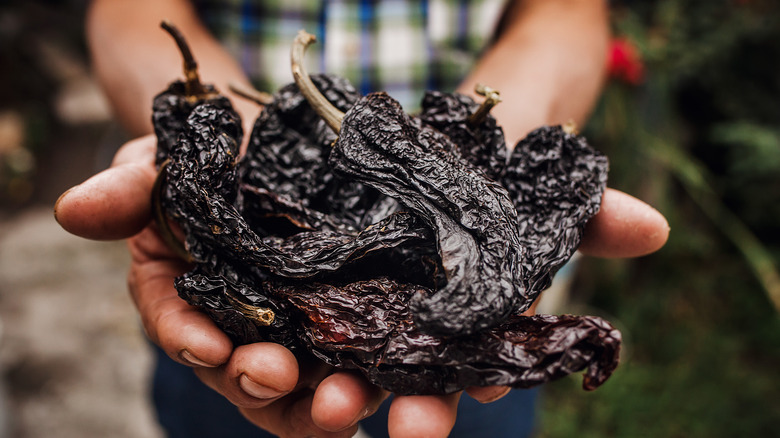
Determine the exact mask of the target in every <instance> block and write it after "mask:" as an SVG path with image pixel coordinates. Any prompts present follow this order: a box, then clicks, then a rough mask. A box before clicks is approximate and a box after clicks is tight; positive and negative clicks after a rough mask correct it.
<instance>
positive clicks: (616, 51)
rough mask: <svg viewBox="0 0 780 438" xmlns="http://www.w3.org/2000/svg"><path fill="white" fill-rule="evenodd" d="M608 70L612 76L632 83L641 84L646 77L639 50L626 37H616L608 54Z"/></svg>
mask: <svg viewBox="0 0 780 438" xmlns="http://www.w3.org/2000/svg"><path fill="white" fill-rule="evenodd" d="M607 71H608V73H609V76H610V77H611V78H615V79H617V80H620V81H623V82H625V83H627V84H631V85H639V84H641V83H642V82H643V81H644V79H645V66H644V64H642V58H641V56H640V55H639V50H638V49H637V48H636V46H635V45H634V43H633V42H632V41H631V40H629V39H626V38H615V39H613V40H612V42H611V43H610V47H609V53H608V54H607Z"/></svg>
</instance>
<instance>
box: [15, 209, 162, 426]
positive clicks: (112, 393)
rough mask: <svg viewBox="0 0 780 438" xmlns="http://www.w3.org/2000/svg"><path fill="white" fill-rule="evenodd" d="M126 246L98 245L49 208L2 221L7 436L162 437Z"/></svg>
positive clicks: (121, 244)
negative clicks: (130, 289)
mask: <svg viewBox="0 0 780 438" xmlns="http://www.w3.org/2000/svg"><path fill="white" fill-rule="evenodd" d="M127 267H128V254H127V251H126V250H125V248H124V244H123V243H121V242H113V243H106V242H91V241H86V240H83V239H80V238H78V237H74V236H71V235H69V234H67V233H66V232H65V231H63V230H62V229H61V228H60V227H59V225H57V223H56V221H55V220H54V217H53V215H52V212H51V209H50V208H45V207H39V208H33V209H26V210H25V211H22V212H19V213H18V214H16V215H14V216H12V217H11V218H10V219H7V220H4V221H2V222H0V279H2V281H1V282H0V323H2V326H1V327H0V370H2V376H3V380H2V385H3V388H2V391H3V395H2V399H3V400H2V405H3V406H1V407H0V409H1V410H2V411H1V412H0V417H2V420H0V427H1V428H2V431H1V432H0V437H2V438H10V437H13V438H28V437H55V436H56V437H58V438H71V437H72V438H84V437H116V438H122V437H126V438H133V437H138V438H156V437H160V436H162V433H161V432H160V430H159V427H158V426H157V425H156V422H155V419H154V414H153V412H152V410H151V408H150V405H149V403H148V394H149V386H148V383H147V382H148V376H149V373H150V367H151V354H150V349H149V345H148V344H147V342H146V341H145V339H144V337H143V333H142V329H141V326H140V323H139V321H138V317H137V313H136V312H135V310H134V308H133V305H132V303H131V300H130V298H129V295H128V294H127V288H126V285H125V277H126V270H127Z"/></svg>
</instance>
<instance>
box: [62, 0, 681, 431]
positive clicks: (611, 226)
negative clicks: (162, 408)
mask: <svg viewBox="0 0 780 438" xmlns="http://www.w3.org/2000/svg"><path fill="white" fill-rule="evenodd" d="M514 3H515V4H513V5H512V7H511V9H510V11H509V12H508V14H509V15H508V20H507V22H506V26H505V30H504V31H503V33H502V34H501V36H500V38H499V39H498V41H497V42H496V44H495V45H494V46H493V47H492V48H491V49H490V50H489V51H488V52H487V53H486V55H485V56H484V57H483V58H482V60H481V61H480V62H479V63H478V64H477V65H476V66H475V69H474V70H473V72H472V74H471V75H470V76H469V77H468V78H467V79H466V80H465V81H464V83H463V86H462V87H461V88H460V91H462V92H465V93H471V92H472V91H471V90H472V89H473V86H474V84H476V83H478V82H481V83H485V84H489V85H491V86H492V87H493V88H495V89H498V90H500V91H501V95H502V98H503V102H502V103H501V104H500V105H499V106H497V107H496V108H495V109H494V110H493V115H494V116H495V117H496V118H497V119H498V121H499V123H500V124H501V125H502V126H503V127H504V130H505V133H506V135H507V140H508V142H509V143H510V144H514V142H515V141H516V140H518V139H520V138H522V137H523V136H524V135H525V134H526V133H527V132H528V131H530V130H531V129H533V128H535V127H537V126H539V125H543V124H552V123H561V122H566V121H568V120H574V121H577V122H579V123H582V122H583V121H584V120H585V119H586V118H587V115H588V113H589V111H590V110H591V109H592V106H593V104H594V102H595V100H596V98H597V97H598V93H599V90H600V88H601V85H602V81H603V77H604V63H603V60H604V56H605V51H606V45H607V39H608V33H607V18H606V6H605V4H604V2H603V1H602V0H568V1H567V0H526V1H517V2H514ZM164 18H165V19H170V20H172V21H173V22H174V23H175V24H176V25H177V27H179V28H180V29H181V30H182V32H183V33H184V34H185V35H186V36H187V39H188V42H189V44H190V45H191V47H192V50H193V52H194V53H195V56H196V57H197V59H198V62H199V66H200V72H201V77H203V78H204V81H206V82H210V83H214V84H216V86H217V87H218V89H219V90H222V91H223V92H226V90H228V87H227V84H228V83H230V82H234V81H238V82H243V83H248V81H247V79H246V77H245V75H244V74H243V72H242V71H241V70H240V68H239V67H238V65H237V64H236V63H235V62H234V61H233V60H232V59H231V58H230V57H229V56H228V55H227V54H226V53H225V52H224V51H223V50H222V48H221V47H220V46H219V44H218V42H217V41H215V40H214V39H213V38H212V37H211V36H210V35H209V34H208V33H207V31H206V29H205V28H204V27H203V26H202V24H201V23H200V22H199V21H198V19H197V17H196V16H195V14H194V13H193V10H192V8H191V6H190V5H189V3H188V2H186V1H183V0H168V1H159V0H134V1H133V2H126V1H123V0H95V1H93V2H92V4H91V7H90V10H89V14H88V17H87V38H88V41H89V43H90V49H91V52H92V59H93V64H94V69H95V72H96V74H97V75H98V77H99V78H100V80H101V83H102V84H103V87H104V89H105V91H106V94H107V96H108V97H109V100H110V101H111V103H112V106H113V107H114V109H115V114H116V116H117V118H118V120H120V121H121V122H122V123H123V125H124V126H125V128H126V129H127V131H128V132H129V133H131V134H133V135H134V136H138V138H137V139H135V140H133V141H130V142H128V143H127V144H125V145H124V146H123V147H122V148H120V150H119V151H118V152H117V154H116V156H115V158H114V161H113V163H112V166H111V168H109V169H107V170H105V171H103V172H101V173H99V174H97V175H95V176H93V177H92V178H90V179H89V180H87V181H85V182H84V183H82V184H80V185H78V186H76V187H74V188H72V189H70V190H69V191H67V192H66V193H64V194H63V195H62V196H61V197H60V199H59V200H58V202H57V204H56V206H55V216H56V218H57V220H58V221H59V223H60V224H61V225H62V227H63V228H64V229H66V230H68V231H69V232H71V233H73V234H76V235H79V236H83V237H86V238H90V239H99V240H106V239H108V240H113V239H127V242H128V248H129V250H130V253H131V255H132V263H131V267H130V273H129V275H128V284H129V289H130V292H131V295H132V297H133V300H134V302H135V304H136V306H137V308H138V311H139V314H140V316H141V320H142V322H143V326H144V329H145V331H146V333H147V335H148V337H149V338H150V339H151V340H152V341H153V342H154V343H156V344H157V345H159V346H160V347H161V348H162V349H163V350H164V351H165V352H166V353H167V354H168V355H169V356H170V357H171V358H173V359H174V360H176V361H177V362H179V363H182V364H185V365H188V366H190V367H192V368H193V369H194V371H195V373H196V374H197V375H198V376H199V377H200V379H201V380H202V381H203V382H204V383H205V384H206V385H208V386H210V387H211V388H213V389H214V390H216V391H218V392H219V393H220V394H222V395H223V396H225V397H226V398H227V399H228V400H229V401H230V402H232V403H233V404H235V405H236V406H237V407H238V408H239V409H240V410H241V412H242V413H243V414H244V415H245V416H246V417H247V418H248V419H249V420H250V421H252V422H253V423H255V424H257V425H258V426H260V427H262V428H264V429H266V430H269V431H271V432H273V433H276V434H277V435H280V436H309V435H316V436H326V437H327V436H334V437H335V436H351V435H352V434H353V433H354V432H355V430H356V428H357V422H358V421H359V420H360V419H362V418H365V416H367V415H370V414H371V413H373V412H374V411H375V410H376V409H377V407H378V406H379V404H380V403H381V401H382V400H383V399H384V398H386V397H387V395H388V394H387V393H386V392H385V391H382V390H380V389H378V388H376V387H374V386H372V385H370V384H369V383H368V382H367V381H366V380H365V379H364V378H362V377H361V376H359V375H357V374H354V373H350V372H343V371H334V370H331V369H329V368H327V367H325V366H324V365H323V364H318V363H312V364H299V363H298V362H297V360H296V359H295V357H294V356H293V355H292V353H291V352H290V351H289V350H287V349H286V348H284V347H282V346H280V345H277V344H272V343H256V344H251V345H244V346H240V347H234V346H233V344H232V343H231V342H230V340H229V338H228V337H227V336H226V335H225V334H224V333H223V332H222V331H221V330H219V328H217V327H216V326H215V325H214V323H213V322H212V321H211V320H210V319H209V318H208V317H207V316H205V315H204V314H203V313H201V312H199V311H198V310H197V309H195V308H193V307H191V306H189V305H187V304H186V303H185V302H184V301H183V300H181V299H180V298H179V297H178V294H177V292H176V290H175V289H174V288H173V278H174V277H176V276H178V275H181V274H183V273H184V272H186V271H188V270H189V266H188V265H187V264H186V263H184V262H183V261H181V260H180V259H179V258H177V256H176V255H175V254H174V253H173V252H172V251H171V250H170V249H169V248H167V247H166V246H165V244H164V243H163V242H162V240H161V239H160V237H159V234H158V232H157V228H156V226H155V224H154V223H153V222H152V221H151V211H150V205H149V199H150V193H151V188H152V184H153V181H154V178H155V176H156V170H155V167H154V151H155V148H156V145H155V139H154V137H153V136H152V135H150V133H151V132H152V126H151V122H150V120H151V101H152V98H153V96H154V95H155V94H157V93H158V92H160V91H161V90H163V89H164V88H165V87H166V86H167V84H168V83H169V82H170V81H171V80H172V79H173V78H177V77H179V76H180V75H181V73H180V72H181V61H180V58H179V55H178V53H176V49H175V46H174V45H173V44H172V43H171V41H170V38H169V37H168V36H167V35H165V33H164V32H162V31H159V32H155V31H154V30H156V29H157V28H158V26H159V23H160V21H161V20H162V19H164ZM231 97H232V96H231ZM232 100H233V102H234V103H235V104H236V106H237V110H238V111H239V112H240V113H241V115H242V118H243V120H244V121H245V123H246V126H247V127H249V126H251V123H252V122H253V121H254V119H255V117H256V115H257V113H258V111H259V108H258V107H257V106H256V105H254V104H251V103H248V102H246V101H244V100H242V99H232ZM668 231H669V230H668V225H667V223H666V221H665V219H664V218H663V216H662V215H661V214H660V213H658V212H657V211H655V210H654V209H653V208H652V207H650V206H648V205H647V204H645V203H643V202H642V201H639V200H637V199H635V198H633V197H631V196H629V195H626V194H624V193H621V192H618V191H615V190H611V189H608V190H607V191H606V193H605V195H604V198H603V202H602V209H601V212H600V213H599V214H598V215H596V216H595V217H594V218H593V219H591V221H590V222H589V223H588V225H587V227H586V231H585V236H584V239H583V243H582V246H581V247H580V251H581V252H582V253H584V254H591V255H596V256H600V257H636V256H640V255H645V254H648V253H651V252H653V251H655V250H657V249H658V248H660V247H661V246H662V245H663V244H664V242H665V241H666V238H667V236H668ZM507 391H508V389H507V388H500V387H488V388H472V389H470V390H468V391H467V392H468V393H469V395H470V396H471V397H474V398H476V399H477V400H480V401H483V402H489V401H493V400H495V399H497V398H500V397H501V396H502V395H504V394H505V393H506V392H507ZM459 397H460V394H452V395H447V396H403V397H401V396H399V397H395V398H394V400H393V403H392V405H391V408H390V413H389V418H388V427H389V433H390V436H393V437H415V436H430V437H437V436H442V437H443V436H447V434H448V433H449V431H450V430H451V429H452V427H453V425H454V422H455V413H456V409H457V403H458V400H459Z"/></svg>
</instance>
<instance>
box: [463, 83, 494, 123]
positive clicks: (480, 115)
mask: <svg viewBox="0 0 780 438" xmlns="http://www.w3.org/2000/svg"><path fill="white" fill-rule="evenodd" d="M474 92H475V93H477V94H479V95H480V96H485V100H484V101H483V102H482V104H481V105H480V106H479V108H477V110H476V111H474V114H472V115H471V116H469V124H470V125H471V126H477V125H479V124H480V123H482V122H484V121H485V118H486V117H487V115H488V113H490V110H491V108H493V107H494V106H496V105H498V103H499V102H501V95H499V93H498V91H496V90H494V89H492V88H490V87H488V86H487V85H483V84H477V85H476V86H475V87H474Z"/></svg>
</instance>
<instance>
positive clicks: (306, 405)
mask: <svg viewBox="0 0 780 438" xmlns="http://www.w3.org/2000/svg"><path fill="white" fill-rule="evenodd" d="M313 399H314V395H313V394H312V391H306V390H304V391H300V392H296V393H294V394H292V395H289V396H287V397H284V398H282V399H280V400H279V401H276V402H274V403H271V404H270V405H268V406H267V407H265V408H261V409H247V408H242V409H241V413H242V414H243V415H244V416H245V417H246V418H247V419H248V420H249V421H251V422H252V423H254V424H256V425H257V426H260V427H261V428H263V429H265V430H267V431H269V432H271V433H273V434H276V435H278V436H280V437H305V436H316V437H319V438H349V437H352V436H354V435H355V433H356V432H357V425H355V426H351V427H349V428H347V429H345V430H342V431H338V432H330V431H327V430H324V429H322V428H320V427H318V426H317V425H316V424H315V423H314V421H313V420H312V417H311V409H312V403H313Z"/></svg>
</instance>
